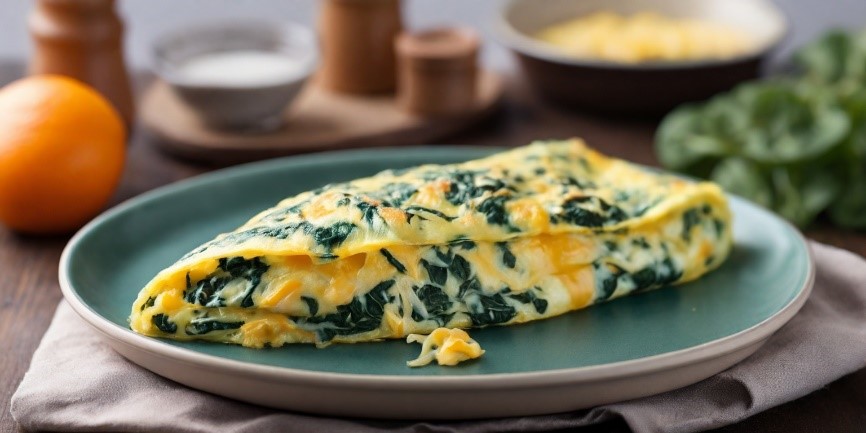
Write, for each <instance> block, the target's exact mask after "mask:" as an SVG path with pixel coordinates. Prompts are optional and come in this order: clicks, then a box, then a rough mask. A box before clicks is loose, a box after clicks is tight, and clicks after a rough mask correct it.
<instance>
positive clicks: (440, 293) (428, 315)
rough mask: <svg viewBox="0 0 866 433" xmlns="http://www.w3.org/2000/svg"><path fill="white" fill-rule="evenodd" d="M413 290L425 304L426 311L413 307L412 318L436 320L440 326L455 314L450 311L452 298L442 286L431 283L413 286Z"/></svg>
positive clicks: (418, 320) (415, 319)
mask: <svg viewBox="0 0 866 433" xmlns="http://www.w3.org/2000/svg"><path fill="white" fill-rule="evenodd" d="M412 291H413V292H415V296H417V297H418V299H419V300H420V301H421V303H423V304H424V309H425V310H426V311H418V310H417V309H414V308H413V309H412V320H414V321H416V322H421V321H424V320H434V321H436V323H438V324H439V326H445V324H446V323H448V322H449V321H450V320H451V317H453V316H454V313H450V312H449V311H450V310H451V304H452V302H451V299H450V298H449V297H448V295H447V294H446V293H445V291H444V290H442V288H440V287H436V286H434V285H431V284H425V285H423V286H421V287H413V288H412Z"/></svg>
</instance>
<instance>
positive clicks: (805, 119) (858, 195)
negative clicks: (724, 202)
mask: <svg viewBox="0 0 866 433" xmlns="http://www.w3.org/2000/svg"><path fill="white" fill-rule="evenodd" d="M795 61H796V63H797V64H798V66H799V67H800V69H801V71H802V73H801V75H799V76H796V77H788V78H781V79H774V80H768V81H761V82H752V83H746V84H743V85H740V86H738V87H737V88H735V89H734V90H732V91H731V92H728V93H724V94H720V95H717V96H715V97H714V98H712V99H710V100H709V101H706V102H703V103H699V104H689V105H683V106H681V107H679V108H677V109H676V110H674V111H672V112H671V113H670V114H668V115H667V116H666V117H665V118H664V120H662V122H661V124H660V126H659V128H658V130H657V132H656V153H657V155H658V157H659V160H660V161H661V163H662V164H663V165H664V166H665V167H667V168H670V169H673V170H676V171H681V172H684V173H688V174H691V175H695V176H699V177H703V178H707V179H710V180H713V181H714V182H716V183H718V184H720V185H721V186H722V187H723V188H725V189H726V190H727V191H730V192H732V193H734V194H737V195H740V196H743V197H745V198H747V199H749V200H752V201H754V202H756V203H758V204H760V205H762V206H765V207H767V208H769V209H772V210H774V211H775V212H777V213H778V214H780V215H781V216H783V217H784V218H786V219H788V220H789V221H791V222H793V223H794V224H796V225H798V226H800V227H805V226H807V225H808V224H809V223H811V222H812V221H813V220H814V219H815V217H816V216H818V215H819V214H821V213H822V212H826V214H827V215H828V216H829V217H830V218H831V219H832V220H833V222H834V223H835V224H837V225H839V226H841V227H846V228H866V32H863V33H857V34H846V33H840V32H833V33H830V34H828V35H827V36H825V37H823V38H821V39H820V40H818V41H816V42H813V43H812V44H810V45H808V46H806V47H804V48H803V49H801V50H800V51H799V52H798V53H797V54H796V55H795Z"/></svg>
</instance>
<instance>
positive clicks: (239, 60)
mask: <svg viewBox="0 0 866 433" xmlns="http://www.w3.org/2000/svg"><path fill="white" fill-rule="evenodd" d="M177 72H178V74H179V75H180V77H181V78H182V79H183V80H184V81H187V82H190V83H195V84H198V85H207V86H231V87H258V86H267V85H277V84H281V83H286V82H289V81H293V80H295V79H297V78H299V77H300V76H301V75H303V74H304V73H305V72H306V71H305V67H304V65H303V64H302V62H301V61H299V60H298V59H295V58H292V57H290V56H288V55H285V54H281V53H276V52H269V51H253V50H243V51H225V52H218V53H208V54H202V55H198V56H195V57H192V58H190V59H189V60H187V61H185V62H184V63H183V64H181V65H180V66H179V67H178V70H177Z"/></svg>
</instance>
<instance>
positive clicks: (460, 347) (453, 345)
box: [406, 328, 484, 367]
mask: <svg viewBox="0 0 866 433" xmlns="http://www.w3.org/2000/svg"><path fill="white" fill-rule="evenodd" d="M406 342H407V343H421V354H420V355H418V357H417V358H415V359H413V360H411V361H407V362H406V365H408V366H409V367H423V366H425V365H427V364H430V363H431V362H433V360H436V362H437V363H438V364H439V365H448V366H454V365H457V364H458V363H461V362H463V361H468V360H470V359H475V358H480V357H481V355H483V354H484V350H483V349H482V348H481V346H480V345H479V344H478V343H477V342H476V341H475V340H473V339H471V338H469V334H467V333H466V331H464V330H462V329H448V328H437V329H435V330H434V331H433V332H431V333H430V335H419V334H410V335H409V336H408V337H406Z"/></svg>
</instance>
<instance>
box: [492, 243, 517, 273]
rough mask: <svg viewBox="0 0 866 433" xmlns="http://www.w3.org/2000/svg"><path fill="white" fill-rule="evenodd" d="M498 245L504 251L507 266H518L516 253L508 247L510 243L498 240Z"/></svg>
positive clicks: (504, 261)
mask: <svg viewBox="0 0 866 433" xmlns="http://www.w3.org/2000/svg"><path fill="white" fill-rule="evenodd" d="M496 247H497V248H499V251H501V252H502V263H503V264H504V265H505V266H506V267H508V268H511V269H514V267H515V266H517V257H514V254H513V253H512V252H511V250H510V249H509V248H508V243H507V242H497V243H496Z"/></svg>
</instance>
